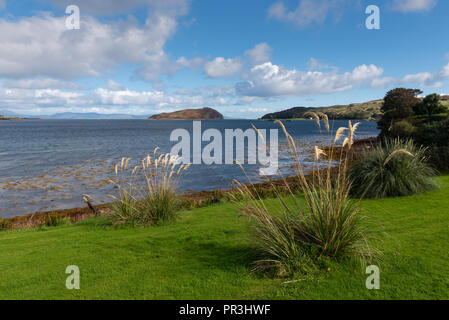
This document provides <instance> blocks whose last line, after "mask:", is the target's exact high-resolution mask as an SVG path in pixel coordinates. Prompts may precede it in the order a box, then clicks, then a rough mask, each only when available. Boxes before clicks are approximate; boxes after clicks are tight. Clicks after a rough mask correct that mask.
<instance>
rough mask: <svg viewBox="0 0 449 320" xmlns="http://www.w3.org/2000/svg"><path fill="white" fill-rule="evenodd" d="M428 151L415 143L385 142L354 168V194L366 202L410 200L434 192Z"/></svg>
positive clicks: (352, 171) (432, 173)
mask: <svg viewBox="0 0 449 320" xmlns="http://www.w3.org/2000/svg"><path fill="white" fill-rule="evenodd" d="M434 175H435V171H434V170H433V169H432V168H431V167H430V166H428V165H427V157H426V149H425V148H422V147H417V146H415V144H414V143H413V141H412V140H401V139H394V140H388V139H387V140H384V142H383V143H382V144H379V145H378V146H376V147H375V148H374V149H373V150H372V151H370V152H368V153H366V154H365V155H364V156H363V157H362V159H361V160H359V161H358V162H356V163H354V164H353V165H352V167H351V171H350V177H351V181H352V184H353V191H352V194H353V195H355V196H358V197H365V198H373V199H379V198H387V197H401V196H409V195H413V194H417V193H422V192H425V191H428V190H434V189H436V188H437V187H438V186H437V184H436V182H435V181H434V180H433V176H434Z"/></svg>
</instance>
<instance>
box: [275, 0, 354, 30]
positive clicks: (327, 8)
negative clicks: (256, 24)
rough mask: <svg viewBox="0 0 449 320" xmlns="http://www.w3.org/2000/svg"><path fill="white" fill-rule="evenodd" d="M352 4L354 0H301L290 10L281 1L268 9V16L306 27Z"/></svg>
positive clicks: (322, 20) (319, 22)
mask: <svg viewBox="0 0 449 320" xmlns="http://www.w3.org/2000/svg"><path fill="white" fill-rule="evenodd" d="M352 4H353V1H347V0H300V1H299V3H298V6H297V7H296V8H295V9H294V10H289V9H288V8H287V7H286V6H285V4H284V2H282V1H279V2H276V3H274V4H273V5H272V6H271V7H270V8H269V9H268V16H269V17H270V18H272V19H276V20H279V21H284V22H289V23H291V24H293V25H295V26H296V27H298V28H304V27H307V26H309V25H313V24H317V25H321V24H323V23H324V22H325V21H326V19H327V18H328V16H329V15H330V14H331V13H332V12H335V13H338V14H340V13H341V11H342V7H343V6H347V5H352ZM334 9H338V10H334Z"/></svg>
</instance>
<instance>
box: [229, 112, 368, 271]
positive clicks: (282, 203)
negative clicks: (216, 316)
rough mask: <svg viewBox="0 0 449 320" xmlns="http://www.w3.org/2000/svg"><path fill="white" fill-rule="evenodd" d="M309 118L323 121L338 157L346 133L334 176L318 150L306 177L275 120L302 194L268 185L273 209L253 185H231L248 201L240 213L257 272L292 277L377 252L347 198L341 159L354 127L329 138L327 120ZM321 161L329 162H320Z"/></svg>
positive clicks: (345, 163) (319, 116)
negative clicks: (325, 264) (331, 262)
mask: <svg viewBox="0 0 449 320" xmlns="http://www.w3.org/2000/svg"><path fill="white" fill-rule="evenodd" d="M311 116H312V117H313V118H314V119H315V120H316V122H317V124H318V125H319V126H321V121H320V120H321V119H324V123H325V127H326V131H327V133H328V140H329V148H328V150H330V151H329V152H330V153H334V152H336V151H335V150H336V148H334V146H335V144H336V143H337V142H338V141H339V140H340V139H342V138H343V137H344V136H345V132H348V134H347V136H346V137H345V139H344V142H343V149H345V150H344V151H345V152H343V149H342V151H341V152H340V160H341V165H340V166H338V168H336V172H334V171H335V170H333V160H332V159H335V157H334V155H333V154H329V155H327V154H326V153H325V152H324V151H323V150H321V149H320V148H318V147H316V148H315V164H314V166H313V170H312V173H311V177H306V175H305V174H304V170H303V167H302V165H301V162H300V161H299V154H298V151H297V148H296V145H295V142H294V140H293V138H292V136H291V135H290V134H289V133H288V132H287V131H286V129H285V127H284V125H283V124H282V122H280V121H277V122H278V123H279V124H280V126H281V127H282V129H283V131H284V133H285V135H286V137H287V141H288V143H289V147H290V150H291V152H292V155H293V157H294V160H295V164H296V165H295V168H296V174H297V177H296V183H295V184H296V185H297V186H299V191H300V193H297V192H295V191H293V190H292V189H291V188H290V185H291V183H288V182H287V180H286V179H283V181H284V185H283V186H276V185H275V184H274V183H272V184H271V187H272V189H273V190H274V193H275V195H276V201H278V202H279V205H278V206H277V207H276V208H273V207H270V206H267V205H266V201H264V199H263V197H262V196H261V195H260V194H259V192H258V190H257V188H254V186H253V185H249V186H248V185H244V184H242V183H240V182H238V181H235V183H236V184H237V190H238V191H239V193H240V198H244V199H245V200H246V201H245V202H244V203H245V204H244V206H243V207H241V210H242V211H243V212H244V213H245V214H246V215H247V216H248V217H249V219H250V221H251V222H252V234H251V235H252V237H251V239H252V242H253V244H254V246H255V248H256V249H257V252H258V254H259V258H258V260H257V261H255V270H263V271H266V270H269V271H271V272H274V273H275V274H276V275H278V276H285V275H289V274H292V273H293V272H301V273H310V272H313V271H314V270H316V269H317V268H318V266H319V265H320V264H321V262H322V261H324V260H323V259H329V258H330V259H335V260H339V259H342V258H348V257H357V258H358V259H360V261H362V262H363V263H365V262H366V261H367V260H370V259H371V258H373V257H374V256H375V250H373V249H372V248H371V247H370V246H369V245H368V242H367V237H366V234H367V230H366V229H365V227H364V225H363V224H362V216H361V215H360V212H359V207H358V202H356V201H355V200H352V199H351V198H350V196H349V194H350V189H351V185H350V183H349V179H348V175H347V171H348V161H349V160H348V159H347V158H345V157H344V156H343V155H344V154H349V153H350V152H349V151H350V150H351V148H352V145H353V141H354V134H355V131H356V129H357V126H358V124H357V125H354V126H353V125H352V124H351V122H349V126H348V128H339V129H338V130H337V131H336V132H335V134H333V133H331V129H330V126H329V121H328V118H327V116H326V115H324V114H315V113H313V114H311ZM325 157H327V160H323V159H324V158H325ZM322 161H325V162H326V163H325V170H321V169H320V168H322V166H321V164H322V163H321V162H322ZM285 189H286V190H288V193H289V195H288V197H287V198H286V197H285V196H284V194H285V193H284V192H283V191H282V190H285ZM287 199H290V201H289V200H287ZM236 203H238V202H237V201H236Z"/></svg>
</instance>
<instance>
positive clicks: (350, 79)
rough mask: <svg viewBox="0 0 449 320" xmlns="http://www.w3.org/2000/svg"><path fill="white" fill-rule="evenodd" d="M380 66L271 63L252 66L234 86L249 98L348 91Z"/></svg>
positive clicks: (373, 75) (376, 72)
mask: <svg viewBox="0 0 449 320" xmlns="http://www.w3.org/2000/svg"><path fill="white" fill-rule="evenodd" d="M382 74H383V69H382V68H379V67H377V66H375V65H372V64H371V65H361V66H358V67H356V68H354V70H352V72H345V73H341V74H339V73H338V72H337V71H336V70H333V71H330V72H321V71H300V70H295V69H293V70H289V69H286V68H284V67H281V66H278V65H274V64H272V63H271V62H266V63H264V64H261V65H258V66H255V67H253V68H252V69H251V70H250V72H249V73H248V74H246V75H245V77H246V81H244V82H240V83H238V84H237V85H236V90H237V92H238V93H239V94H240V95H243V96H250V97H251V96H253V97H273V96H275V97H279V96H308V95H312V94H325V93H334V92H339V91H345V90H350V89H352V88H354V87H356V86H359V85H362V84H364V83H366V82H368V81H370V80H373V79H375V78H378V77H380V76H381V75H382Z"/></svg>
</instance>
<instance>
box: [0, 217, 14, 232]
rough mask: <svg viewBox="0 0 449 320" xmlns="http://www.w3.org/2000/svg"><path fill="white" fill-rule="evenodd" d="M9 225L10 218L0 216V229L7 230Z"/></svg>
mask: <svg viewBox="0 0 449 320" xmlns="http://www.w3.org/2000/svg"><path fill="white" fill-rule="evenodd" d="M11 225H12V223H11V220H8V219H3V218H0V231H4V230H8V229H9V228H11Z"/></svg>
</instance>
